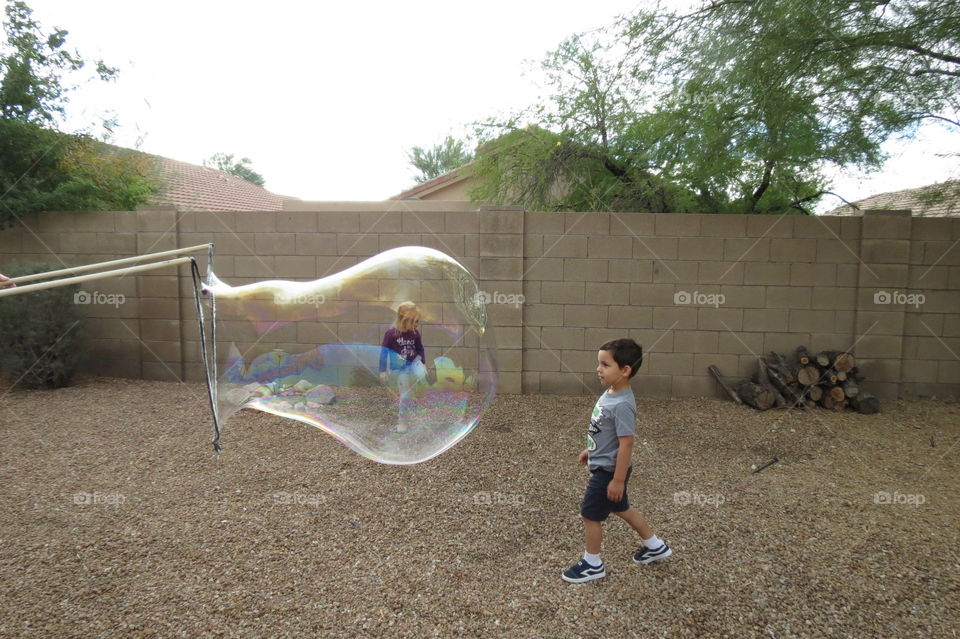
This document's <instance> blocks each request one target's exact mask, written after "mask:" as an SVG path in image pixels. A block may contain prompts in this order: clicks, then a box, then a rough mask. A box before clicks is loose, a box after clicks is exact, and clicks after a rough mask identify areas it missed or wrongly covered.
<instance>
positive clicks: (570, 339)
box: [533, 326, 584, 353]
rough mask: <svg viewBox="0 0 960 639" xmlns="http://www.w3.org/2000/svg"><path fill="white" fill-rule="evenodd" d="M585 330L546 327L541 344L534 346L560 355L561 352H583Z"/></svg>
mask: <svg viewBox="0 0 960 639" xmlns="http://www.w3.org/2000/svg"><path fill="white" fill-rule="evenodd" d="M583 334H584V329H583V328H570V327H551V326H545V327H544V328H543V329H541V331H540V336H539V343H538V344H533V345H534V346H540V347H541V348H545V349H547V350H550V351H554V352H557V353H559V352H560V351H561V350H583V348H584V345H583V344H584V342H583Z"/></svg>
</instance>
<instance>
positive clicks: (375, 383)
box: [205, 246, 497, 464]
mask: <svg viewBox="0 0 960 639" xmlns="http://www.w3.org/2000/svg"><path fill="white" fill-rule="evenodd" d="M205 290H206V292H207V293H208V294H209V295H212V296H214V299H215V302H216V315H217V317H216V322H217V333H218V334H217V349H218V351H219V352H218V359H219V361H218V362H217V371H218V373H217V374H218V378H217V386H216V395H217V409H218V412H219V416H220V421H221V423H225V422H226V421H227V420H228V419H229V418H230V416H231V415H233V414H234V413H236V412H237V411H238V410H240V409H242V408H251V409H255V410H260V411H264V412H267V413H272V414H274V415H279V416H281V417H288V418H290V419H295V420H299V421H302V422H304V423H307V424H310V425H312V426H316V427H317V428H320V429H322V430H323V431H325V432H327V433H329V434H330V435H333V436H334V437H336V438H337V439H338V440H340V441H341V442H342V443H344V444H345V445H347V446H349V447H350V448H351V449H353V450H355V451H356V452H358V453H360V454H361V455H364V456H365V457H368V458H370V459H372V460H374V461H378V462H381V463H386V464H414V463H418V462H422V461H426V460H428V459H430V458H432V457H434V456H436V455H439V454H440V453H442V452H443V451H445V450H447V449H448V448H450V447H451V446H453V445H454V444H456V443H457V442H458V441H459V440H460V439H462V438H463V437H464V436H465V435H466V434H467V433H469V432H470V430H471V429H473V428H474V427H475V426H476V425H477V422H478V421H479V419H480V417H481V415H482V413H483V411H484V409H485V408H486V406H487V405H488V404H489V403H490V401H491V400H492V399H493V396H494V393H495V390H496V385H497V373H496V364H495V361H494V359H493V344H492V341H491V336H490V332H489V331H488V330H487V317H486V309H485V307H484V304H483V297H482V296H481V295H480V294H479V289H478V285H477V280H476V278H474V277H473V275H472V274H471V273H470V271H469V270H467V269H466V268H465V267H464V266H463V265H461V264H460V263H459V262H457V261H456V260H454V259H453V258H451V257H449V256H447V255H445V254H444V253H441V252H439V251H436V250H433V249H428V248H423V247H413V246H407V247H402V248H397V249H393V250H390V251H386V252H384V253H380V254H379V255H376V256H374V257H372V258H370V259H368V260H365V261H363V262H361V263H359V264H357V265H355V266H352V267H350V268H347V269H345V270H343V271H341V272H339V273H337V274H335V275H330V276H327V277H324V278H322V279H319V280H315V281H312V282H292V281H285V280H269V281H264V282H255V283H253V284H246V285H243V286H229V285H227V284H225V283H224V282H222V281H221V280H219V279H218V278H217V277H216V276H215V275H213V274H211V275H210V277H209V281H208V284H207V286H206V287H205ZM409 303H412V306H413V310H412V312H411V308H410V307H411V304H409ZM398 309H400V315H401V316H402V317H408V318H409V317H413V316H416V317H417V318H418V319H419V322H420V323H419V332H420V334H421V339H422V343H423V349H424V355H425V357H424V358H423V361H420V360H419V359H417V360H416V361H413V362H410V363H408V362H407V358H406V357H404V356H402V355H401V354H400V353H398V352H397V351H396V350H395V349H391V348H385V347H384V346H381V344H382V343H383V341H384V335H385V333H386V331H387V330H388V329H390V328H391V327H393V326H394V324H395V322H397V321H398ZM404 328H409V326H407V325H404ZM406 334H407V335H409V333H406Z"/></svg>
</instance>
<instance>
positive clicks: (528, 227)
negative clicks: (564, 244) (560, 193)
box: [523, 211, 565, 235]
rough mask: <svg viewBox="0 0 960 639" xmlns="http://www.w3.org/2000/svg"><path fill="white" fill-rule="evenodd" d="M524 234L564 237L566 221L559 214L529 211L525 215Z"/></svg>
mask: <svg viewBox="0 0 960 639" xmlns="http://www.w3.org/2000/svg"><path fill="white" fill-rule="evenodd" d="M523 217H524V222H523V225H524V232H525V233H526V234H528V235H531V234H548V235H563V233H564V225H565V219H564V217H563V215H558V214H557V213H547V212H542V211H528V212H526V213H524V216H523Z"/></svg>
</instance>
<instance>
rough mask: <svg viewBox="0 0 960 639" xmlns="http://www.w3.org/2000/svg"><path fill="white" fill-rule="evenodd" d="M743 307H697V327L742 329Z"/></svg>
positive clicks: (715, 329) (701, 328)
mask: <svg viewBox="0 0 960 639" xmlns="http://www.w3.org/2000/svg"><path fill="white" fill-rule="evenodd" d="M743 313H744V311H743V309H741V308H724V307H720V308H709V307H703V306H701V307H699V308H698V309H697V328H698V329H700V330H706V331H740V330H743Z"/></svg>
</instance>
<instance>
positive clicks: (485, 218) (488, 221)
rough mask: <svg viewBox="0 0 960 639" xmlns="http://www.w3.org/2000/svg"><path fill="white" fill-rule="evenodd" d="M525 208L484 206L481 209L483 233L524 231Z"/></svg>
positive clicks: (517, 232)
mask: <svg viewBox="0 0 960 639" xmlns="http://www.w3.org/2000/svg"><path fill="white" fill-rule="evenodd" d="M523 223H524V216H523V208H522V207H519V206H511V207H482V208H481V209H480V232H481V233H516V234H522V233H523V229H524V227H523Z"/></svg>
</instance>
